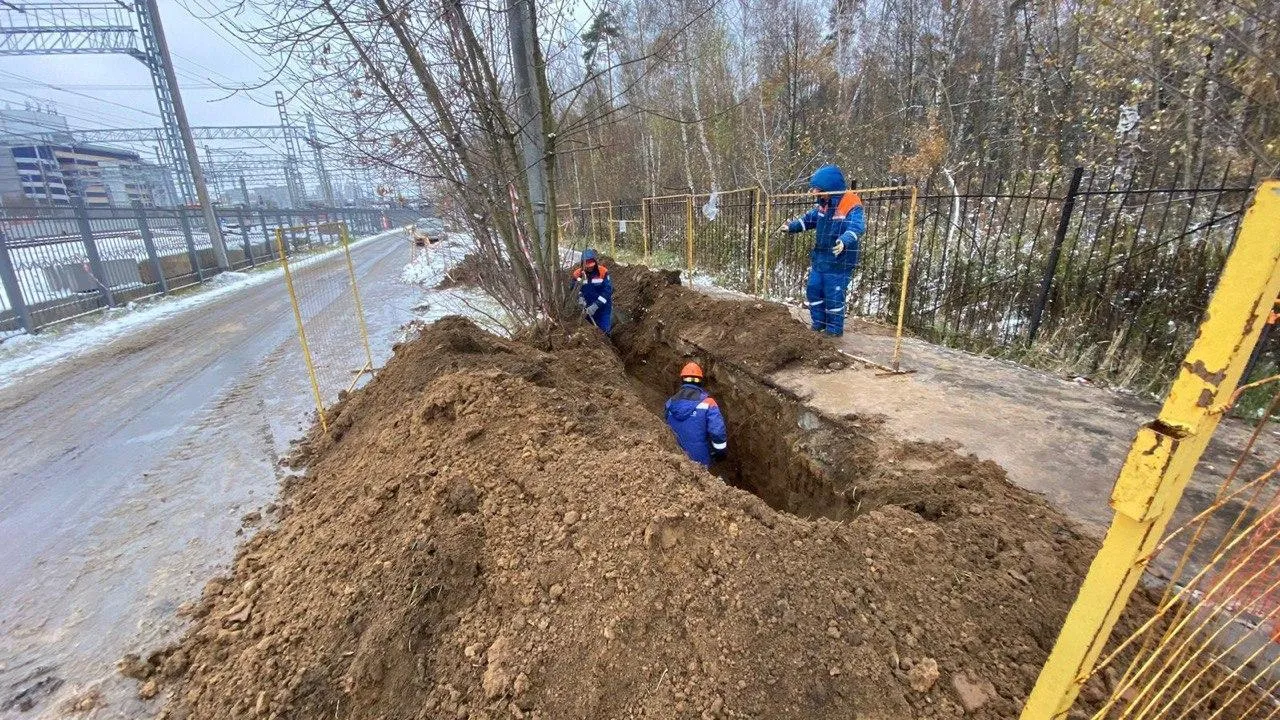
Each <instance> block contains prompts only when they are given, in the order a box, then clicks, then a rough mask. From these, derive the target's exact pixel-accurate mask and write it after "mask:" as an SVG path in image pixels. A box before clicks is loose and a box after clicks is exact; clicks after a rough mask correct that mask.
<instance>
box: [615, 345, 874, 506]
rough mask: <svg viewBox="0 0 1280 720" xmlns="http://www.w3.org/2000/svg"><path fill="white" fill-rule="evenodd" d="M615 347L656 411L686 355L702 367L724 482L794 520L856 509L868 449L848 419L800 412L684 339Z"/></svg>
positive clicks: (794, 403)
mask: <svg viewBox="0 0 1280 720" xmlns="http://www.w3.org/2000/svg"><path fill="white" fill-rule="evenodd" d="M619 350H620V352H621V354H622V358H623V361H624V363H625V365H626V368H627V373H628V374H629V375H630V376H631V377H632V379H634V380H635V381H636V384H637V386H638V387H637V391H638V392H639V393H640V395H641V397H642V398H643V399H644V401H645V405H646V406H647V407H648V408H650V409H651V410H652V411H653V412H654V413H655V414H657V415H659V416H661V415H662V414H663V405H664V403H665V401H666V399H667V397H669V396H670V395H671V394H672V393H674V392H675V390H676V389H677V387H678V382H679V381H678V380H677V379H676V377H675V373H676V369H677V368H679V367H681V366H682V365H683V364H684V363H685V362H688V361H689V360H696V361H698V362H699V363H701V364H702V366H703V369H704V371H705V372H706V374H707V378H708V380H707V385H706V388H707V391H708V392H709V393H711V395H712V396H713V397H715V399H716V402H717V403H718V404H719V405H720V407H721V410H722V412H723V414H724V417H725V425H726V426H727V428H728V434H729V453H728V455H727V456H726V457H725V458H724V459H723V460H720V461H717V462H716V463H714V464H713V466H712V467H711V472H712V473H714V474H715V475H717V476H719V477H720V478H721V479H722V480H724V481H725V482H726V483H728V484H730V485H733V486H735V487H737V488H740V489H743V490H746V491H748V492H751V493H753V494H754V495H756V496H757V497H759V498H760V499H762V500H764V501H765V502H766V503H768V504H769V505H770V506H771V507H773V508H774V509H775V510H782V511H785V512H788V513H791V514H793V515H799V516H801V517H826V518H831V519H844V518H848V517H850V516H852V515H854V514H856V513H857V512H858V511H859V509H860V504H859V497H858V492H859V489H860V486H859V482H858V481H859V479H861V478H863V477H865V476H866V475H867V474H868V472H869V471H870V470H871V465H872V464H873V463H874V462H875V455H876V450H875V447H874V444H873V442H872V441H871V439H870V438H868V437H866V436H864V435H860V434H858V433H857V432H856V428H854V427H852V423H851V422H836V421H833V420H832V419H829V418H825V417H822V416H820V415H818V414H816V413H814V412H812V411H811V410H808V409H805V408H804V407H803V403H802V401H800V400H799V399H798V398H795V397H793V396H790V395H788V394H787V393H786V392H784V391H782V390H779V389H777V388H775V387H770V386H769V385H767V384H766V383H765V382H763V381H762V380H760V379H759V378H757V377H754V376H753V375H752V374H750V373H749V372H747V371H745V370H744V369H741V368H738V367H734V365H733V364H732V362H731V361H727V360H723V359H719V358H715V357H713V356H712V355H710V354H709V353H707V352H706V351H705V350H702V349H700V348H696V347H693V346H691V345H689V344H687V343H680V342H679V341H675V342H662V343H655V344H651V345H648V347H647V348H646V351H644V352H629V351H628V349H627V348H626V346H625V344H622V343H619Z"/></svg>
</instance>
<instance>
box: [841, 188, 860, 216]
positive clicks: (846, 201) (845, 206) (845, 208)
mask: <svg viewBox="0 0 1280 720" xmlns="http://www.w3.org/2000/svg"><path fill="white" fill-rule="evenodd" d="M861 204H862V197H861V196H859V195H858V193H856V192H854V191H852V190H850V191H849V192H847V193H845V194H844V196H843V197H841V198H840V204H839V205H837V206H836V217H844V216H846V215H848V214H849V213H851V212H853V209H854V208H856V207H858V206H859V205H861Z"/></svg>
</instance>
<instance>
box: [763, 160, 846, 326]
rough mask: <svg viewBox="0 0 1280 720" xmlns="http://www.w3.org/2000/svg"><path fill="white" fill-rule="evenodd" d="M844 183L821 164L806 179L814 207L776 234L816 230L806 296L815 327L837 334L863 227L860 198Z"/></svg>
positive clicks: (839, 174)
mask: <svg viewBox="0 0 1280 720" xmlns="http://www.w3.org/2000/svg"><path fill="white" fill-rule="evenodd" d="M848 187H849V186H848V185H847V184H845V181H844V173H842V172H840V168H838V167H836V166H835V165H823V166H822V167H820V168H818V169H817V170H815V171H814V172H813V178H812V179H811V180H810V181H809V192H810V193H813V194H814V195H815V199H814V207H813V209H812V210H810V211H809V212H807V213H805V214H804V216H803V217H800V218H797V219H795V220H789V221H787V222H785V223H783V224H782V227H780V228H778V232H779V233H798V232H804V231H805V230H816V231H817V232H816V233H815V238H814V241H813V250H812V251H811V252H810V253H809V282H808V283H807V284H806V285H805V299H806V304H807V305H808V306H809V318H810V320H811V321H812V327H813V329H814V330H815V331H817V332H824V331H825V332H826V333H827V334H828V335H832V336H835V337H840V336H841V335H843V334H844V312H845V294H846V293H847V292H848V290H849V278H850V277H851V276H852V275H853V269H854V268H855V267H857V265H858V251H859V247H858V244H859V239H860V238H861V237H862V234H863V233H864V232H866V227H867V223H866V219H865V218H864V216H863V212H862V198H860V197H858V193H856V192H853V191H851V190H849V189H848Z"/></svg>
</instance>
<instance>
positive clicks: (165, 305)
mask: <svg viewBox="0 0 1280 720" xmlns="http://www.w3.org/2000/svg"><path fill="white" fill-rule="evenodd" d="M403 232H404V228H394V229H392V230H388V231H386V232H381V233H378V234H377V235H369V236H366V237H363V238H360V239H358V240H354V241H352V242H351V247H353V248H354V247H358V246H360V245H363V244H365V243H368V242H373V241H375V240H380V239H383V238H386V237H389V236H392V235H397V234H400V233H403ZM340 252H342V248H341V247H337V248H334V249H331V250H326V251H324V252H320V253H316V254H314V255H308V256H306V257H304V258H301V259H298V260H295V261H293V262H291V263H290V264H289V267H290V269H292V270H298V269H301V268H304V267H307V266H310V265H314V264H316V263H319V262H323V261H325V260H327V259H329V258H331V257H333V256H334V255H335V254H337V253H340ZM283 273H284V270H283V269H282V268H279V267H275V268H271V269H268V270H262V271H260V272H254V273H222V275H233V276H236V277H233V278H231V279H229V280H225V281H223V282H220V283H219V282H216V280H214V281H211V282H208V283H205V284H204V285H202V286H201V287H200V289H199V290H197V291H196V292H194V293H192V294H189V295H185V296H183V297H160V298H156V299H154V300H150V301H146V302H141V303H129V304H128V306H126V307H122V308H113V309H111V310H110V312H107V313H100V314H98V315H96V316H94V317H93V319H91V320H88V321H83V322H78V323H75V324H73V325H67V326H55V327H53V328H48V329H46V330H44V331H43V332H41V333H39V334H36V335H20V336H17V337H14V338H9V339H7V340H5V341H4V342H3V343H0V388H2V387H5V386H7V385H10V384H12V383H13V382H14V381H15V380H17V379H18V378H19V377H21V376H22V375H25V374H27V373H29V372H31V371H33V370H36V369H38V368H41V367H44V366H46V365H49V364H52V363H55V362H59V361H62V360H65V359H67V358H71V357H75V356H78V355H82V354H84V353H86V352H89V351H91V350H93V349H95V348H98V347H100V346H102V345H104V344H106V343H109V342H111V341H113V340H116V339H117V338H120V337H121V336H123V335H126V334H128V333H131V332H136V331H138V330H141V329H144V328H147V327H150V326H152V325H155V324H156V323H159V322H160V321H162V320H165V319H166V318H170V317H173V316H174V315H177V314H179V313H183V312H186V311H188V310H191V309H192V308H197V307H200V306H203V305H207V304H209V303H211V302H215V301H217V300H218V299H220V298H222V297H224V296H226V295H228V294H231V293H235V292H238V291H240V290H243V289H245V288H249V287H255V286H258V285H262V284H265V283H272V282H279V281H280V277H281V275H283ZM19 337H25V338H28V339H26V340H22V341H18V338H19Z"/></svg>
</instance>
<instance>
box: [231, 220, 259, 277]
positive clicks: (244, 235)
mask: <svg viewBox="0 0 1280 720" xmlns="http://www.w3.org/2000/svg"><path fill="white" fill-rule="evenodd" d="M244 223H245V219H244V213H242V212H240V208H236V224H238V225H239V226H240V238H241V239H242V240H244V259H245V260H246V261H247V262H248V263H249V267H257V266H258V264H257V263H256V262H254V260H253V243H251V242H249V226H248V225H245V224H244Z"/></svg>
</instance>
